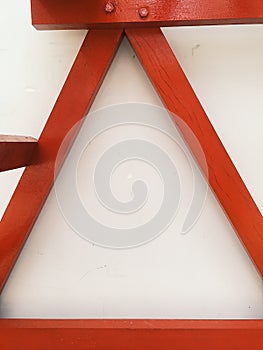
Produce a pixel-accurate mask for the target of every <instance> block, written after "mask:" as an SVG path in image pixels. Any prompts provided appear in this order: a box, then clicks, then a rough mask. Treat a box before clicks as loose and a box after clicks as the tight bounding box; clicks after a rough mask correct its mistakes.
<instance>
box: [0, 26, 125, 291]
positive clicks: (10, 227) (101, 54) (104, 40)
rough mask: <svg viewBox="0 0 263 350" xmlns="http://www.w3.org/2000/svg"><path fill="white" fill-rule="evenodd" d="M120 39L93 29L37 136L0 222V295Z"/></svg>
mask: <svg viewBox="0 0 263 350" xmlns="http://www.w3.org/2000/svg"><path fill="white" fill-rule="evenodd" d="M121 38H122V30H98V31H96V30H94V31H93V30H91V31H89V32H88V34H87V36H86V38H85V40H84V42H83V45H82V47H81V49H80V51H79V53H78V55H77V58H76V60H75V62H74V64H73V66H72V69H71V71H70V73H69V75H68V78H67V80H66V82H65V84H64V86H63V88H62V91H61V93H60V95H59V97H58V99H57V101H56V104H55V106H54V108H53V110H52V112H51V115H50V117H49V119H48V121H47V124H46V126H45V128H44V130H43V132H42V134H41V136H40V139H39V142H38V145H39V146H38V149H37V152H36V153H35V154H34V156H33V159H32V162H33V163H32V164H33V165H31V166H29V167H27V168H26V170H25V172H24V174H23V176H22V178H21V180H20V182H19V184H18V186H17V188H16V191H15V193H14V195H13V197H12V199H11V201H10V203H9V206H8V207H7V209H6V212H5V214H4V216H3V219H2V221H1V222H0V292H1V290H2V288H3V286H4V283H5V281H6V279H7V278H8V275H9V273H10V271H11V269H12V267H13V265H14V264H15V261H16V259H17V257H18V255H19V253H20V251H21V249H22V247H23V245H24V243H25V241H26V238H27V237H28V234H29V233H30V230H31V228H32V226H33V224H34V222H35V220H36V218H37V216H38V214H39V212H40V210H41V208H42V206H43V204H44V201H45V199H46V197H47V195H48V193H49V191H50V189H51V187H52V185H53V182H54V165H55V161H56V156H57V152H58V150H59V148H60V145H61V143H62V141H63V140H64V138H65V136H66V135H67V133H68V132H69V131H70V130H71V128H72V127H73V126H74V125H75V124H76V123H77V122H79V121H80V120H81V119H82V118H83V117H84V116H85V115H86V113H87V111H88V110H89V108H90V107H91V105H92V102H93V100H94V98H95V96H96V94H97V91H98V89H99V87H100V85H101V83H102V81H103V79H104V76H105V74H106V72H107V70H108V68H109V66H110V64H111V62H112V59H113V57H114V55H115V52H116V51H117V49H118V47H119V43H120V41H121ZM72 142H73V140H71V143H72ZM69 147H70V145H68V148H69ZM65 154H66V150H65ZM25 203H26V205H25Z"/></svg>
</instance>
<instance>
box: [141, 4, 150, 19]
mask: <svg viewBox="0 0 263 350" xmlns="http://www.w3.org/2000/svg"><path fill="white" fill-rule="evenodd" d="M148 14H149V11H148V9H147V8H146V7H141V8H140V10H139V15H140V17H142V18H145V17H147V16H148Z"/></svg>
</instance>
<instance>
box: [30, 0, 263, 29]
mask: <svg viewBox="0 0 263 350" xmlns="http://www.w3.org/2000/svg"><path fill="white" fill-rule="evenodd" d="M109 1H110V2H111V3H112V4H113V5H114V10H113V11H112V12H111V13H107V12H106V11H105V4H106V2H107V1H106V0H96V1H87V0H67V1H65V0H56V1H54V0H31V7H32V21H33V25H34V26H35V27H36V28H37V29H84V28H105V27H107V28H110V27H111V26H113V27H119V28H120V27H121V28H124V27H128V26H134V25H137V26H157V27H160V26H182V25H215V24H237V23H239V24H249V23H263V2H262V0H216V1H215V0H214V1H211V0H187V1H186V0H158V1H156V0H145V1H137V0H118V1H117V0H109ZM141 8H146V10H147V11H148V15H147V16H146V17H141V16H140V14H139V12H140V9H141ZM146 14H147V12H146Z"/></svg>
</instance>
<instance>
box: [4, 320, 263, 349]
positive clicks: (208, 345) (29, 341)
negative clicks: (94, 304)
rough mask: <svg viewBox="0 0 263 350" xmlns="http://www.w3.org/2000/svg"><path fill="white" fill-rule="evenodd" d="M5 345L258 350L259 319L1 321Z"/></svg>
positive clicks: (262, 334)
mask: <svg viewBox="0 0 263 350" xmlns="http://www.w3.org/2000/svg"><path fill="white" fill-rule="evenodd" d="M0 339H1V345H2V347H1V348H2V349H8V350H17V349H19V350H36V349H37V350H46V349H55V350H70V349H72V350H76V349H78V350H82V349H83V350H84V349H85V350H86V349H89V350H95V349H96V350H109V349H114V350H123V349H128V350H131V349H132V350H139V349H151V350H160V349H162V350H183V349H185V350H192V349H194V350H211V349H213V350H225V349H229V350H230V349H231V350H232V349H238V350H252V349H253V350H262V349H263V322H262V321H257V320H242V321H241V320H221V321H220V320H29V319H27V320H0Z"/></svg>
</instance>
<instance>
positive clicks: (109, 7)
mask: <svg viewBox="0 0 263 350" xmlns="http://www.w3.org/2000/svg"><path fill="white" fill-rule="evenodd" d="M104 9H105V12H107V13H111V12H113V11H114V9H115V6H114V4H113V3H112V2H111V1H108V2H107V3H106V5H105V8H104Z"/></svg>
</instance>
